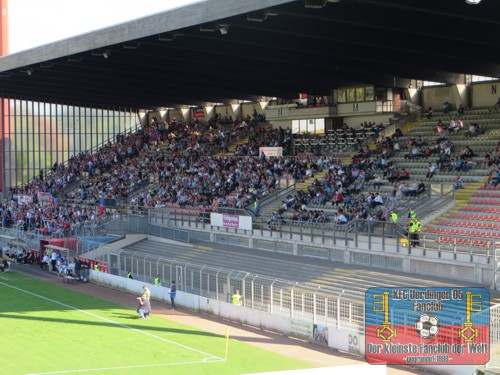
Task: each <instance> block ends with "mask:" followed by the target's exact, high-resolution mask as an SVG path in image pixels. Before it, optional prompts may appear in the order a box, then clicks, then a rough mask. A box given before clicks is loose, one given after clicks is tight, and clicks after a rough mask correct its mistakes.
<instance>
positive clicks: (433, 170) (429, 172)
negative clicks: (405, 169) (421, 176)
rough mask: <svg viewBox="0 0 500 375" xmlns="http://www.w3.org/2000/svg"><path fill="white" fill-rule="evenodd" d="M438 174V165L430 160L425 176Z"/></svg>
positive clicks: (430, 176)
mask: <svg viewBox="0 0 500 375" xmlns="http://www.w3.org/2000/svg"><path fill="white" fill-rule="evenodd" d="M435 174H436V166H435V165H434V164H432V163H431V162H429V165H428V167H427V173H426V174H425V177H427V178H432V176H434V175H435Z"/></svg>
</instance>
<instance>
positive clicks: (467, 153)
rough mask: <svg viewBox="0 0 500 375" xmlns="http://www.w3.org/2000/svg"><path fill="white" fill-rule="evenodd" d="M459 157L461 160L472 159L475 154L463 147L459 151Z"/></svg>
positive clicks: (467, 147) (468, 148)
mask: <svg viewBox="0 0 500 375" xmlns="http://www.w3.org/2000/svg"><path fill="white" fill-rule="evenodd" d="M460 156H461V157H463V158H473V157H474V156H476V154H474V151H472V150H471V148H470V147H469V146H465V147H464V148H462V150H460Z"/></svg>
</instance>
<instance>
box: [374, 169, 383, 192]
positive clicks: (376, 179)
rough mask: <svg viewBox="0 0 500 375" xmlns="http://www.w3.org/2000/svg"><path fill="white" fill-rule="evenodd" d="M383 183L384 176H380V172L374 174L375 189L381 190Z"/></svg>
mask: <svg viewBox="0 0 500 375" xmlns="http://www.w3.org/2000/svg"><path fill="white" fill-rule="evenodd" d="M382 185H383V182H382V177H380V176H379V175H378V174H376V173H375V174H374V175H373V189H374V190H380V186H382Z"/></svg>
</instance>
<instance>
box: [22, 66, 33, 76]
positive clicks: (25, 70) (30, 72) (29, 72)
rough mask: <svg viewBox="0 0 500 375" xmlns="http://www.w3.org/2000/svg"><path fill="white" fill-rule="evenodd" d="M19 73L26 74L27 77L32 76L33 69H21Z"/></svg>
mask: <svg viewBox="0 0 500 375" xmlns="http://www.w3.org/2000/svg"><path fill="white" fill-rule="evenodd" d="M19 71H20V72H21V73H24V74H27V75H29V76H30V75H32V74H33V69H32V68H21V69H19Z"/></svg>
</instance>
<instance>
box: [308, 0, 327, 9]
mask: <svg viewBox="0 0 500 375" xmlns="http://www.w3.org/2000/svg"><path fill="white" fill-rule="evenodd" d="M305 1H306V3H305V6H306V8H312V9H321V8H324V7H325V5H326V0H305Z"/></svg>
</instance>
